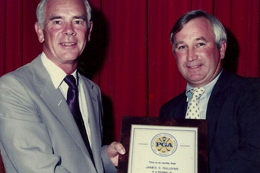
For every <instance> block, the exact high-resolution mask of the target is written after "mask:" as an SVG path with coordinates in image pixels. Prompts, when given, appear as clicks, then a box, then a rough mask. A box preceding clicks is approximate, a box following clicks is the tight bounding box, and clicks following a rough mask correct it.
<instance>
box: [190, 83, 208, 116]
mask: <svg viewBox="0 0 260 173" xmlns="http://www.w3.org/2000/svg"><path fill="white" fill-rule="evenodd" d="M204 91H205V90H204V88H193V89H191V90H190V91H189V92H191V93H192V95H193V96H192V99H191V100H190V102H189V105H188V109H187V112H186V117H185V118H186V119H200V109H199V98H200V97H201V95H202V94H203V93H204Z"/></svg>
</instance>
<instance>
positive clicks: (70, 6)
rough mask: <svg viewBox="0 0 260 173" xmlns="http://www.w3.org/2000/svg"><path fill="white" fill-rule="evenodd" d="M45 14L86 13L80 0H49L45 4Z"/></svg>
mask: <svg viewBox="0 0 260 173" xmlns="http://www.w3.org/2000/svg"><path fill="white" fill-rule="evenodd" d="M45 15H46V16H55V15H59V16H63V15H80V16H81V15H85V16H86V15H87V13H86V10H85V6H84V4H83V2H82V1H81V0H49V1H48V2H47V3H46V6H45Z"/></svg>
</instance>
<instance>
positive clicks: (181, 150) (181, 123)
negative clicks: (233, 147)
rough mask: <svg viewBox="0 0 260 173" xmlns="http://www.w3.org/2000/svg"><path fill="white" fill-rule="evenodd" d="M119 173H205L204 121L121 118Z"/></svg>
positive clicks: (205, 129)
mask: <svg viewBox="0 0 260 173" xmlns="http://www.w3.org/2000/svg"><path fill="white" fill-rule="evenodd" d="M120 140H121V143H122V144H123V145H124V146H125V148H126V151H127V152H126V154H125V155H120V157H119V167H118V172H119V173H140V172H142V173H175V172H178V173H200V172H203V173H207V172H208V152H207V151H208V148H207V143H208V140H207V122H206V120H183V119H182V120H177V119H160V118H148V117H123V120H122V128H121V139H120Z"/></svg>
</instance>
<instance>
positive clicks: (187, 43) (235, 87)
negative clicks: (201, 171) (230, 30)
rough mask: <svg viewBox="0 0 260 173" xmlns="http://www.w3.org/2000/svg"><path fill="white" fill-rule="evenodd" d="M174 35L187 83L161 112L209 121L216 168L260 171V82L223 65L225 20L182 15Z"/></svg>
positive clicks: (217, 171)
mask: <svg viewBox="0 0 260 173" xmlns="http://www.w3.org/2000/svg"><path fill="white" fill-rule="evenodd" d="M170 39H171V43H172V49H173V53H174V55H175V60H176V63H177V66H178V69H179V71H180V73H181V74H182V76H183V77H184V78H185V79H186V81H187V87H186V91H185V92H183V93H181V94H180V95H178V96H177V97H175V98H173V99H172V100H170V101H168V102H167V103H166V104H164V105H163V106H162V107H161V110H160V117H165V118H186V119H206V120H207V121H208V134H209V142H208V144H209V172H210V173H245V172H248V173H249V172H250V173H254V172H259V171H260V85H259V81H258V79H253V78H244V77H240V76H238V75H235V74H230V73H228V72H227V71H225V70H224V69H223V59H224V56H225V51H226V47H227V36H226V32H225V29H224V27H223V25H222V24H221V23H220V22H219V21H218V20H217V19H216V18H215V17H214V16H212V15H210V14H208V13H206V12H204V11H200V10H195V11H191V12H188V13H187V14H185V15H183V16H182V17H181V18H180V19H178V21H177V22H176V24H175V25H174V26H173V28H172V30H171V35H170ZM200 91H202V92H200ZM194 103H196V104H197V105H196V104H195V105H194ZM193 106H194V108H193ZM194 109H196V110H194ZM196 111H197V112H196Z"/></svg>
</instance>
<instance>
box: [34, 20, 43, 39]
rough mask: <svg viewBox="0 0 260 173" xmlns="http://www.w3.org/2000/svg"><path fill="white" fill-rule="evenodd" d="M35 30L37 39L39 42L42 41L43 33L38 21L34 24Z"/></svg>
mask: <svg viewBox="0 0 260 173" xmlns="http://www.w3.org/2000/svg"><path fill="white" fill-rule="evenodd" d="M34 28H35V32H36V33H37V36H38V40H39V42H40V43H43V42H44V33H43V30H42V28H41V26H40V25H39V23H38V22H36V23H35V24H34Z"/></svg>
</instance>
